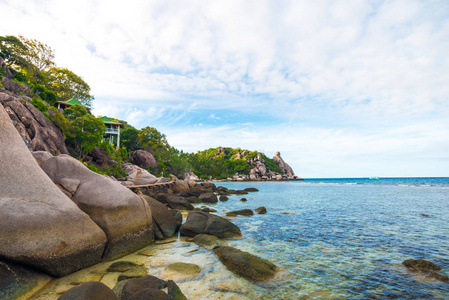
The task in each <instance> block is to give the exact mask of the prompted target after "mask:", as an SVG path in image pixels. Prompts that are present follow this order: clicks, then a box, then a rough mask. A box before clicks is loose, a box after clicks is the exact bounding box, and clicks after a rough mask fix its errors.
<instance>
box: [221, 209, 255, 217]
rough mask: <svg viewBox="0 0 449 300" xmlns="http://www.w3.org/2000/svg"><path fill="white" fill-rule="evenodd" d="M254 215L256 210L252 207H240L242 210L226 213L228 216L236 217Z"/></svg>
mask: <svg viewBox="0 0 449 300" xmlns="http://www.w3.org/2000/svg"><path fill="white" fill-rule="evenodd" d="M252 215H254V212H253V211H252V210H251V209H240V210H234V211H230V212H227V213H226V216H228V217H234V216H252Z"/></svg>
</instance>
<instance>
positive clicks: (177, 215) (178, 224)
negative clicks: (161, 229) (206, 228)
mask: <svg viewBox="0 0 449 300" xmlns="http://www.w3.org/2000/svg"><path fill="white" fill-rule="evenodd" d="M168 211H169V212H170V213H171V214H172V216H173V217H174V218H175V220H176V230H178V229H179V228H180V227H181V226H182V214H181V213H180V212H179V211H177V210H176V209H169V210H168Z"/></svg>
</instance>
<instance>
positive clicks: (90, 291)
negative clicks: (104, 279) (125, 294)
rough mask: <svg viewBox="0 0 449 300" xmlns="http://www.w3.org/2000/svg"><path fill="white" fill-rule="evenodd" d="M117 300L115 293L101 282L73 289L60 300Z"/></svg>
mask: <svg viewBox="0 0 449 300" xmlns="http://www.w3.org/2000/svg"><path fill="white" fill-rule="evenodd" d="M80 299H83V300H117V296H115V294H114V292H113V291H112V290H111V289H110V288H108V287H107V286H106V285H104V284H103V283H101V282H95V281H91V282H86V283H83V284H80V285H78V286H76V287H74V288H71V289H70V290H68V291H67V292H65V293H64V294H62V296H61V297H59V298H58V300H80Z"/></svg>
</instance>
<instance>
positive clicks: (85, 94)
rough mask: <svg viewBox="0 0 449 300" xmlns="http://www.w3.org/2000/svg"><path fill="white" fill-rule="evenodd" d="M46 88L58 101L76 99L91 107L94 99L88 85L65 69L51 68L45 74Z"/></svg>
mask: <svg viewBox="0 0 449 300" xmlns="http://www.w3.org/2000/svg"><path fill="white" fill-rule="evenodd" d="M45 74H46V76H47V86H48V87H49V88H50V89H51V90H52V91H54V92H55V93H56V95H57V96H58V98H59V99H60V100H63V101H65V100H70V99H76V100H78V101H79V102H80V103H81V104H83V105H84V106H87V107H91V106H92V101H93V100H94V97H93V96H92V95H91V94H90V87H89V85H88V84H87V83H86V82H85V81H84V80H83V79H82V78H81V77H80V76H78V75H76V74H75V73H73V72H72V71H70V70H69V69H66V68H58V67H52V68H50V70H48V71H47V72H46V73H45Z"/></svg>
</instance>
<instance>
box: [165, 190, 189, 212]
mask: <svg viewBox="0 0 449 300" xmlns="http://www.w3.org/2000/svg"><path fill="white" fill-rule="evenodd" d="M157 201H159V202H161V203H164V204H167V205H168V206H169V207H170V208H172V209H181V210H193V205H192V204H190V202H188V201H186V200H185V199H184V198H182V197H180V196H177V195H172V194H159V195H157Z"/></svg>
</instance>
